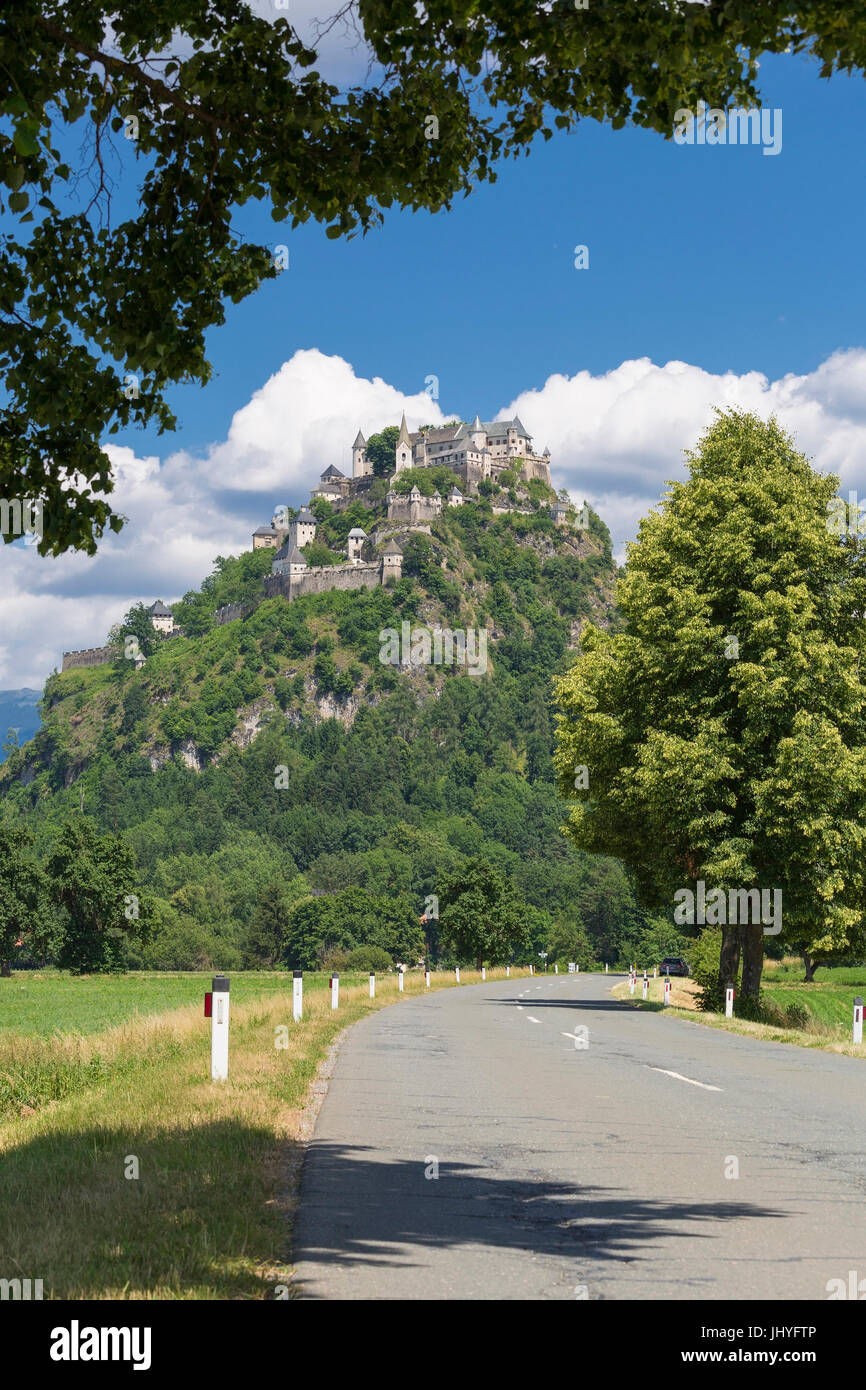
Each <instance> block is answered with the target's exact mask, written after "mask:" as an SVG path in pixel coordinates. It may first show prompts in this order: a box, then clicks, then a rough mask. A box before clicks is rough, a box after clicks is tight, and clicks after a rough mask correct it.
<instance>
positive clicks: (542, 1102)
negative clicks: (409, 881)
mask: <svg viewBox="0 0 866 1390" xmlns="http://www.w3.org/2000/svg"><path fill="white" fill-rule="evenodd" d="M614 983H615V979H614V977H612V976H607V977H605V976H597V975H596V976H585V975H581V976H569V975H559V976H554V977H552V978H551V977H547V978H544V977H538V976H536V977H535V978H533V979H520V980H511V981H499V982H497V983H495V984H485V985H474V986H465V987H461V988H459V989H450V990H444V991H442V992H439V993H435V994H431V995H427V996H422V997H420V998H413V999H407V1000H405V1001H404V1002H401V1003H399V1004H397V1005H395V1006H393V1007H391V1008H388V1009H383V1010H382V1011H381V1012H379V1013H376V1014H372V1015H370V1016H369V1017H367V1018H366V1019H364V1020H363V1021H362V1022H361V1023H359V1024H357V1025H356V1026H355V1027H354V1028H352V1029H351V1030H350V1032H349V1034H348V1036H347V1038H346V1040H345V1042H344V1044H343V1047H342V1049H341V1051H340V1054H339V1056H338V1059H337V1064H336V1069H335V1072H334V1075H333V1078H332V1080H331V1084H330V1088H329V1091H328V1094H327V1095H326V1097H325V1100H324V1103H323V1106H322V1109H321V1112H320V1114H319V1118H318V1122H317V1125H316V1130H315V1134H314V1138H313V1142H312V1144H311V1147H310V1151H309V1154H308V1156H307V1160H306V1163H305V1167H304V1173H303V1178H302V1184H301V1194H300V1209H299V1213H298V1218H297V1222H296V1227H295V1261H296V1271H297V1272H296V1283H295V1290H296V1294H297V1296H299V1297H305V1298H324V1299H348V1298H358V1299H415V1298H417V1299H439V1298H442V1299H449V1298H463V1299H518V1298H529V1299H560V1298H561V1299H575V1298H583V1297H586V1298H589V1299H694V1298H698V1299H718V1298H732V1299H753V1298H770V1299H801V1298H805V1299H818V1300H826V1299H827V1298H828V1292H827V1281H828V1280H831V1279H842V1280H844V1281H845V1282H846V1284H847V1282H848V1279H849V1271H850V1270H856V1271H857V1274H858V1278H860V1279H864V1280H866V1203H864V1197H866V1064H864V1062H862V1061H860V1060H858V1059H856V1058H849V1057H841V1056H835V1055H832V1054H829V1053H822V1052H812V1051H807V1050H806V1049H804V1048H798V1047H790V1046H785V1045H784V1044H779V1043H764V1042H757V1041H753V1040H752V1039H749V1038H745V1037H738V1036H736V1035H734V1034H730V1033H725V1032H721V1031H717V1030H715V1029H710V1028H706V1027H702V1026H700V1025H696V1024H693V1023H689V1022H686V1021H685V1020H680V1019H675V1018H668V1017H664V1016H662V1015H660V1014H656V1013H649V1012H646V1011H641V1010H636V1009H632V1008H630V1007H629V1006H628V1005H627V1004H621V1003H618V1002H616V1001H614V1000H613V999H611V998H610V995H609V990H610V988H611V986H612V985H613V984H614ZM581 1029H586V1030H587V1031H586V1033H585V1034H584V1033H582V1032H581ZM576 1039H577V1040H578V1041H580V1042H584V1041H585V1042H586V1043H587V1046H585V1047H583V1046H581V1047H579V1046H577V1045H576ZM696 1083H700V1084H696ZM737 1169H738V1172H739V1176H737V1177H734V1176H726V1173H729V1174H733V1173H734V1172H735V1171H737ZM437 1171H438V1177H436V1176H433V1175H434V1173H436V1172H437ZM863 1289H864V1291H866V1283H864V1285H863Z"/></svg>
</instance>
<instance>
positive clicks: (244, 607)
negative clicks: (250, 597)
mask: <svg viewBox="0 0 866 1390" xmlns="http://www.w3.org/2000/svg"><path fill="white" fill-rule="evenodd" d="M252 611H253V605H252V604H251V603H227V604H226V605H225V607H224V608H218V609H217V610H216V612H215V613H214V615H213V620H214V622H215V623H217V625H219V626H221V625H222V624H223V623H233V622H234V621H235V619H236V618H245V617H246V616H247V614H248V613H251V612H252Z"/></svg>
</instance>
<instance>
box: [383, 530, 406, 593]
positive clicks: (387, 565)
mask: <svg viewBox="0 0 866 1390" xmlns="http://www.w3.org/2000/svg"><path fill="white" fill-rule="evenodd" d="M402 574H403V552H402V550H401V549H400V547H399V545H398V544H397V542H396V541H393V540H391V541H389V542H388V544H387V545H386V546H385V549H384V550H383V551H382V583H383V584H387V583H389V582H392V583H395V582H396V581H397V580H398V579H400V578H401V577H402ZM389 576H390V579H389Z"/></svg>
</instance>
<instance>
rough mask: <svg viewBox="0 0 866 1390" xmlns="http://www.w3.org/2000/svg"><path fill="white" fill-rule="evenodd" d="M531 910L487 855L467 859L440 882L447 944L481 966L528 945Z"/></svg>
mask: <svg viewBox="0 0 866 1390" xmlns="http://www.w3.org/2000/svg"><path fill="white" fill-rule="evenodd" d="M530 916H533V917H534V913H533V911H532V909H530V908H528V907H527V906H526V905H525V904H524V903H522V902H521V900H520V898H519V896H518V894H517V892H516V890H515V888H514V885H513V884H512V882H511V880H510V879H509V878H508V876H507V875H506V874H505V873H503V871H502V870H501V869H499V868H497V867H496V865H495V864H492V863H491V862H490V861H488V860H486V859H483V858H476V859H470V860H468V861H467V863H466V864H465V865H464V866H463V867H462V868H460V869H457V870H456V871H455V872H453V873H451V874H448V875H446V877H445V878H443V880H442V881H441V883H440V884H439V936H440V940H441V942H442V945H443V946H444V948H445V949H446V950H448V951H451V952H453V954H454V955H455V956H457V958H458V959H459V960H474V961H475V963H476V965H477V967H478V969H479V970H480V969H481V967H482V965H484V963H485V962H488V963H490V964H494V965H495V964H498V963H501V962H502V961H507V960H510V959H511V958H512V956H513V955H515V954H517V953H519V952H525V951H526V950H527V949H528V948H529V945H530V934H531V933H530V925H531V924H530Z"/></svg>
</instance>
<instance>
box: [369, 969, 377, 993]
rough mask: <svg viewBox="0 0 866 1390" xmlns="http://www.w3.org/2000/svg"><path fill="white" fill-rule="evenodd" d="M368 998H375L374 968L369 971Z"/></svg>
mask: <svg viewBox="0 0 866 1390" xmlns="http://www.w3.org/2000/svg"><path fill="white" fill-rule="evenodd" d="M370 998H371V999H375V998H376V972H375V970H371V971H370Z"/></svg>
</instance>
